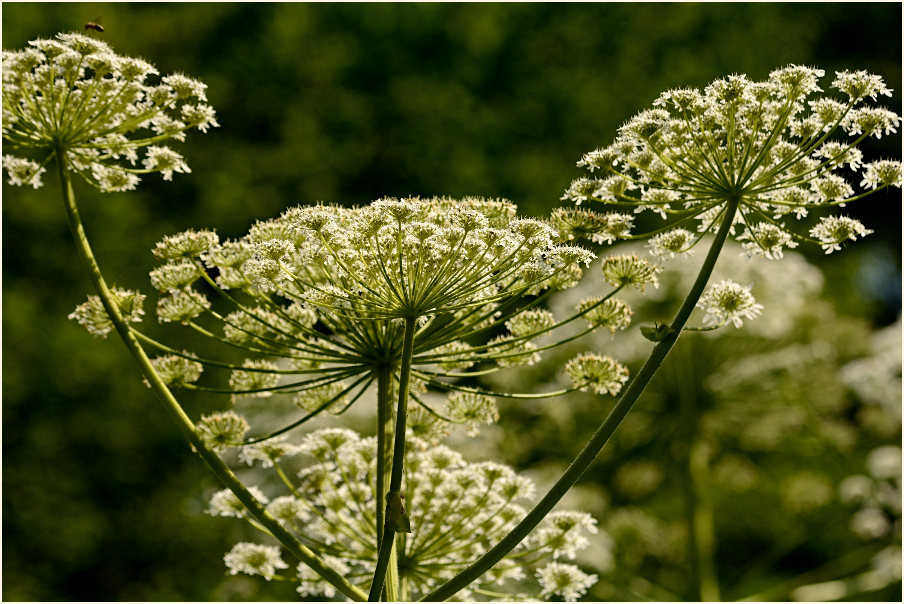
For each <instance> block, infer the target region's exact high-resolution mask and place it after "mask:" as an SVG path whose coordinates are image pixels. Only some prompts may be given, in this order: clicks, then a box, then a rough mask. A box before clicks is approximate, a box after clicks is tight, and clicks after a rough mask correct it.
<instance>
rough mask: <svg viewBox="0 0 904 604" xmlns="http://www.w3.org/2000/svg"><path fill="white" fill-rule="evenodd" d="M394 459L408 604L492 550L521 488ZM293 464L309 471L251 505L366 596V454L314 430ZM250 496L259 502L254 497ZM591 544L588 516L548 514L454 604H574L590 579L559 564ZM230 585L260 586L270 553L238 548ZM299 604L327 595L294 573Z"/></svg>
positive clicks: (428, 457)
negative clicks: (251, 578)
mask: <svg viewBox="0 0 904 604" xmlns="http://www.w3.org/2000/svg"><path fill="white" fill-rule="evenodd" d="M409 439H410V444H411V446H410V447H409V448H408V451H407V452H406V463H405V469H406V473H405V487H404V494H405V507H406V509H407V511H408V515H409V518H410V523H411V532H410V533H407V534H406V535H405V536H404V538H401V539H400V541H399V542H398V548H399V549H398V556H399V573H400V575H401V577H400V578H401V580H402V581H403V582H404V583H405V584H406V585H407V588H408V590H409V591H408V596H409V598H411V599H412V600H414V599H417V598H419V597H421V596H423V595H425V594H427V593H429V592H430V591H431V590H432V589H433V588H435V587H437V586H438V585H439V584H440V583H442V582H443V581H445V580H448V579H449V578H451V577H452V576H454V575H455V574H457V573H458V572H459V571H461V570H462V569H464V568H465V567H466V566H467V565H468V563H469V561H472V560H474V559H475V558H477V557H478V556H480V555H482V554H483V553H484V552H486V551H487V550H488V549H489V548H490V547H492V546H493V545H494V544H495V543H496V542H497V541H498V540H499V539H501V538H502V536H504V535H505V534H506V533H507V532H508V531H509V530H510V529H511V528H512V527H513V526H515V524H517V523H518V522H519V521H520V520H521V518H522V517H523V516H524V515H525V513H526V510H525V509H524V507H522V504H523V503H525V502H527V501H529V500H530V499H531V498H532V497H533V493H534V485H533V483H532V482H531V481H530V480H528V479H526V478H524V477H522V476H518V475H517V474H516V473H515V472H514V471H512V469H511V468H509V467H507V466H504V465H501V464H498V463H493V462H484V463H468V462H466V461H464V459H463V458H462V456H461V455H460V454H459V453H457V452H455V451H453V450H451V449H449V448H447V447H445V446H442V445H440V446H435V447H428V446H427V443H426V442H424V441H421V440H420V439H417V438H415V437H413V436H410V437H409ZM300 449H301V452H303V453H304V454H306V455H307V456H310V457H312V458H313V459H314V463H313V464H312V465H309V466H307V467H305V468H304V469H303V470H301V472H299V474H298V482H297V484H295V485H292V488H293V491H292V493H291V494H286V495H281V496H278V497H275V498H274V499H273V500H269V501H268V500H267V498H266V497H263V494H261V497H260V498H261V501H262V503H264V504H265V505H266V506H267V510H268V511H270V513H272V514H273V515H274V516H275V517H276V518H278V519H279V520H280V522H282V523H283V525H284V526H285V527H286V528H287V529H289V530H291V531H296V532H297V535H298V537H299V538H300V539H301V540H302V541H303V542H309V543H310V544H311V545H312V546H317V547H323V544H326V546H327V550H328V552H329V554H328V555H326V556H325V559H326V560H328V561H329V562H330V564H331V565H332V566H333V568H336V569H341V571H342V573H343V574H344V575H345V576H346V577H348V578H349V580H350V581H352V582H353V583H355V584H357V585H359V586H361V587H362V588H365V589H366V588H367V587H369V585H368V584H369V581H370V579H371V575H372V572H373V566H374V564H375V562H376V559H377V549H376V538H377V534H376V525H375V522H376V521H375V518H374V516H373V513H372V510H373V509H374V507H375V480H376V470H377V468H376V457H377V442H376V439H375V438H361V437H360V436H359V435H358V434H356V433H355V432H352V431H351V430H346V429H323V430H318V431H316V432H313V433H311V434H309V435H307V436H306V437H305V438H304V440H303V441H302V443H301V446H300ZM258 492H259V491H258ZM233 499H234V497H230V495H229V494H228V492H226V493H223V492H220V493H216V494H214V496H213V499H212V500H211V506H210V513H211V514H214V515H220V516H233V517H234V516H239V517H247V516H244V515H243V514H242V513H241V512H239V513H237V511H236V509H237V508H236V507H235V505H234V502H233V501H232V500H233ZM596 532H597V528H596V521H595V520H594V519H593V518H591V517H590V515H589V514H585V513H582V512H573V511H557V512H552V513H551V514H549V515H548V516H547V517H546V518H545V519H544V520H543V522H542V523H541V524H540V526H538V527H537V528H536V529H535V530H534V532H533V533H531V534H530V535H529V536H528V537H527V538H526V539H525V540H524V541H523V542H522V543H521V544H520V545H519V546H518V547H517V548H515V549H514V550H513V551H512V552H511V553H510V554H509V555H508V556H507V557H506V558H504V559H503V560H501V561H500V562H499V563H498V564H497V565H496V566H495V567H493V568H492V569H491V570H490V571H489V572H488V573H486V574H484V575H483V576H482V577H481V578H480V579H478V580H477V581H476V582H475V583H472V584H471V586H470V588H469V589H468V590H465V591H463V592H460V593H459V594H458V597H461V598H462V599H464V600H467V599H469V596H479V597H480V599H485V598H489V599H502V600H511V599H513V598H519V599H521V598H525V597H527V596H529V595H530V594H534V595H536V594H538V593H539V594H542V595H543V596H560V597H563V598H565V599H566V600H571V601H573V600H576V599H577V598H579V597H580V596H581V595H583V593H584V592H585V591H586V590H587V589H588V588H589V587H590V586H591V585H593V584H594V583H595V582H596V580H597V576H596V575H589V574H586V573H584V572H583V571H581V570H580V569H579V568H578V567H577V566H576V565H574V564H572V563H569V562H568V561H572V560H574V558H575V555H576V554H577V552H578V551H580V550H582V549H583V548H584V547H586V546H587V545H588V544H589V540H588V538H587V535H588V534H594V533H596ZM225 561H226V565H227V566H228V567H229V568H230V571H231V572H232V573H236V572H244V573H247V574H251V575H261V576H263V577H264V578H266V579H268V580H269V579H271V578H273V576H274V575H275V574H276V571H277V570H278V569H280V568H284V566H283V567H281V566H280V562H281V559H280V557H279V552H278V550H277V549H276V548H275V547H272V546H270V547H269V549H268V546H264V545H254V544H250V543H244V544H239V545H237V546H236V547H235V548H233V550H232V551H230V552H229V553H228V554H227V555H226V559H225ZM285 579H287V580H291V581H295V582H297V583H298V587H297V589H298V592H299V593H300V594H301V595H302V596H322V597H326V598H331V597H333V596H334V595H335V591H334V589H333V587H332V586H331V585H330V584H328V583H327V582H325V581H323V580H322V579H320V577H318V576H317V575H316V574H315V573H314V572H313V571H312V570H311V569H310V568H309V567H307V566H305V565H304V564H303V563H302V564H300V565H299V566H298V569H297V572H296V573H295V575H294V576H291V575H287V576H285Z"/></svg>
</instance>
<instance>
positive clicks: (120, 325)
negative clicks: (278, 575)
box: [56, 149, 366, 601]
mask: <svg viewBox="0 0 904 604" xmlns="http://www.w3.org/2000/svg"><path fill="white" fill-rule="evenodd" d="M56 156H57V167H58V169H59V176H60V184H61V186H62V190H63V191H62V192H63V203H64V205H65V206H66V213H67V216H68V218H69V227H70V229H71V230H72V235H73V237H74V239H75V244H76V247H77V248H78V252H79V255H80V256H81V258H82V261H83V262H84V263H85V267H86V268H87V269H88V275H89V277H90V278H91V282H92V283H93V285H94V288H95V290H96V291H97V293H98V295H99V296H100V300H101V302H102V303H103V306H104V308H105V309H106V311H107V314H108V315H109V316H110V320H111V321H112V322H113V326H114V327H115V328H116V331H117V332H118V333H119V336H120V337H121V338H122V341H123V343H124V344H125V345H126V348H127V349H128V351H129V353H130V354H131V355H132V357H133V358H134V359H135V362H136V363H137V364H138V368H139V369H140V370H141V374H142V375H143V376H144V378H145V379H146V380H147V381H148V384H150V386H151V390H153V391H154V394H156V395H157V398H158V399H159V400H160V402H161V403H162V404H163V407H164V409H165V410H166V412H167V413H168V414H169V416H170V417H171V418H172V419H173V421H175V422H176V426H177V427H178V428H179V431H180V432H182V434H183V436H185V437H186V438H187V439H188V440H189V442H190V443H191V445H192V447H194V450H195V451H196V452H197V453H198V455H200V456H201V459H203V460H204V462H205V463H206V464H207V465H208V466H209V467H210V469H211V470H213V473H214V474H216V476H217V478H219V479H220V481H221V482H222V483H223V485H225V486H226V487H227V488H228V489H229V490H230V491H232V492H233V493H235V496H236V497H238V499H239V501H241V502H242V503H243V504H244V505H245V507H246V508H248V511H249V512H250V513H251V515H252V516H254V518H255V519H256V520H257V521H258V522H260V523H261V524H262V525H263V526H265V527H266V528H267V530H268V531H270V534H272V535H273V536H274V537H276V539H278V540H279V541H280V542H281V543H282V544H283V546H284V547H285V548H286V549H287V550H289V552H291V553H292V555H294V556H295V557H296V558H298V559H299V560H301V561H302V562H304V563H305V564H307V565H308V566H310V567H311V568H312V569H314V571H316V572H317V573H318V574H319V575H320V576H321V577H323V578H324V580H326V581H327V582H329V583H330V584H331V585H333V586H334V587H335V588H336V589H338V590H339V591H341V592H342V593H343V594H345V595H347V596H348V597H349V598H352V599H353V600H355V601H364V600H365V599H366V597H365V595H364V592H363V591H361V590H360V589H358V588H357V587H355V586H354V585H352V584H351V583H349V582H348V581H347V580H346V579H345V577H343V576H342V575H340V574H339V573H337V572H336V571H335V570H333V569H331V568H329V567H328V566H326V565H325V564H324V563H323V562H322V561H321V560H320V558H318V557H317V555H316V554H315V553H314V552H313V551H311V550H310V549H309V548H307V547H306V546H305V545H304V544H302V543H300V542H299V541H298V539H296V538H295V537H294V536H293V535H292V534H291V533H290V532H289V531H287V530H286V529H285V528H283V527H282V525H280V524H279V522H278V521H277V520H276V518H274V517H273V516H272V515H270V514H269V513H268V512H267V511H266V510H265V509H264V507H263V506H262V505H261V503H260V502H259V501H258V500H257V499H256V498H255V497H254V495H252V494H251V492H250V491H249V490H248V489H247V488H246V487H245V485H244V484H242V482H241V481H240V480H239V479H238V477H236V475H235V474H233V472H232V470H230V469H229V466H227V465H226V464H225V463H224V462H223V460H221V459H220V458H219V456H217V454H216V453H214V452H213V451H211V450H210V449H209V448H208V447H207V445H205V444H204V442H203V441H202V440H201V439H200V438H199V437H198V435H197V434H196V433H195V427H194V424H193V423H192V421H191V419H189V417H188V415H186V413H185V411H184V410H183V409H182V406H181V405H180V404H179V402H178V401H177V400H176V398H175V397H174V396H173V394H172V393H171V392H170V391H169V388H167V386H166V384H164V383H163V381H162V380H161V379H160V376H158V375H157V372H156V371H155V370H154V367H153V365H151V361H150V359H148V357H147V355H146V354H145V352H144V350H143V349H142V348H141V345H140V344H139V343H138V340H137V339H136V338H135V335H134V334H132V332H131V331H130V330H129V327H128V325H126V324H125V322H124V321H123V319H122V315H121V314H120V312H119V308H118V307H117V305H116V302H115V300H114V299H113V295H112V293H111V292H110V289H109V288H108V287H107V284H106V282H105V281H104V278H103V275H102V274H101V272H100V267H99V266H98V264H97V260H96V259H95V258H94V253H93V252H92V251H91V246H90V244H89V242H88V237H87V235H86V234H85V229H84V227H83V226H82V221H81V218H80V217H79V213H78V208H77V206H76V203H75V192H74V190H73V188H72V179H71V178H70V175H69V171H68V169H67V168H66V164H65V162H66V160H65V150H63V149H58V150H57V153H56Z"/></svg>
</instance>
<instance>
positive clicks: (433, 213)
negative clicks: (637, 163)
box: [151, 198, 655, 434]
mask: <svg viewBox="0 0 904 604" xmlns="http://www.w3.org/2000/svg"><path fill="white" fill-rule="evenodd" d="M556 236H557V233H556V231H555V229H553V228H552V227H551V226H550V225H549V224H547V223H546V222H544V221H541V220H535V219H530V218H518V217H517V215H516V207H515V205H514V204H512V203H510V202H508V201H505V200H497V199H480V198H466V199H463V200H454V199H448V198H432V199H419V198H409V199H401V200H399V199H381V200H379V201H377V202H374V203H372V204H370V205H368V206H364V207H357V208H342V207H333V206H309V207H297V208H292V209H289V210H287V211H286V212H285V213H284V214H283V215H282V216H280V217H279V218H276V219H274V220H269V221H266V222H258V223H257V224H255V225H254V226H253V227H252V228H251V230H250V231H249V232H248V234H247V235H245V236H244V237H242V238H240V239H238V240H230V241H222V242H221V241H220V240H219V238H218V237H217V235H216V233H214V232H212V231H193V230H192V231H186V232H184V233H180V234H177V235H174V236H169V237H166V238H164V240H163V241H161V242H160V243H159V244H158V245H157V247H156V248H155V249H154V255H155V256H157V258H159V259H161V260H162V261H163V264H161V265H160V266H159V267H157V268H155V269H154V270H153V271H151V282H152V284H153V285H154V286H155V287H156V288H157V289H158V290H159V291H160V292H161V297H160V299H159V302H158V304H157V317H158V319H159V320H160V321H161V322H172V323H182V324H186V325H189V326H191V327H193V328H194V329H195V330H197V331H199V332H200V333H202V334H205V335H207V336H209V337H211V338H214V339H217V340H220V341H221V342H223V343H226V344H228V345H230V346H231V347H238V348H241V349H244V350H245V351H247V352H248V353H249V357H250V358H248V359H247V360H246V361H245V362H244V363H243V364H242V365H239V366H232V367H230V366H228V365H226V366H227V367H230V368H231V369H232V373H231V377H230V379H229V391H230V393H231V394H232V395H233V397H234V400H237V399H240V398H244V397H258V398H260V397H268V396H271V395H272V394H274V393H285V394H291V395H293V396H294V398H293V402H294V403H295V404H296V405H297V407H298V408H299V409H300V410H301V411H303V412H304V414H305V415H304V416H303V417H302V419H301V420H299V421H306V420H305V419H304V418H310V417H313V416H314V415H316V414H318V413H320V412H322V411H324V410H330V411H331V412H335V413H339V412H341V411H342V410H343V409H345V408H346V407H347V406H348V405H351V404H352V403H354V402H355V400H357V399H358V397H359V396H360V394H361V393H362V392H363V391H364V390H365V389H366V388H367V387H368V386H369V385H370V384H372V383H373V382H374V380H375V377H376V376H378V374H380V372H381V370H386V369H388V368H389V369H391V370H392V371H394V372H395V374H396V375H398V368H399V359H400V358H401V356H402V347H403V333H404V326H405V322H406V321H412V322H416V325H417V327H416V330H415V333H414V343H413V358H412V377H413V381H412V382H411V384H410V388H409V391H410V393H411V396H412V398H413V400H414V403H415V404H416V405H419V406H421V407H425V408H426V403H424V401H423V400H422V394H423V393H424V391H425V390H426V388H427V387H428V386H430V387H434V388H437V389H441V390H444V391H449V390H452V391H456V390H457V392H453V393H452V395H451V396H450V397H449V398H448V400H447V402H446V407H445V409H444V410H442V411H440V410H438V409H430V410H429V412H430V413H432V414H434V415H436V416H437V417H439V418H441V419H442V420H443V421H445V422H449V423H453V424H463V425H466V426H467V428H468V430H469V432H470V433H472V434H473V433H474V432H476V430H477V427H478V426H479V425H481V424H485V423H489V422H492V421H495V419H496V417H497V415H498V413H497V410H496V405H495V400H494V399H493V398H491V397H489V396H487V395H486V393H483V392H481V391H479V390H478V389H474V388H463V387H461V388H460V387H458V386H456V385H455V384H454V383H452V381H450V378H451V380H457V379H458V378H463V377H468V376H477V375H484V374H486V373H488V372H492V371H497V370H498V369H500V368H503V367H508V366H511V365H519V364H531V363H534V362H536V360H537V359H538V358H539V355H540V353H541V352H542V351H543V350H545V349H548V348H550V347H553V346H556V345H558V342H559V340H556V339H555V336H552V335H550V333H551V332H552V331H553V330H555V329H556V328H557V327H559V326H560V325H562V323H564V322H567V321H571V320H573V319H576V318H578V317H581V316H584V317H586V318H587V319H588V320H589V322H590V324H589V326H588V327H587V328H586V329H585V330H584V332H585V333H586V332H589V331H592V330H593V329H596V328H598V327H600V326H605V327H608V328H610V329H612V330H615V329H623V328H624V327H626V326H627V325H628V323H629V322H630V309H629V308H627V306H626V305H624V304H623V303H618V302H617V301H616V300H614V299H611V293H610V294H609V295H603V296H599V297H595V298H593V299H588V300H587V301H585V303H583V304H582V305H581V306H580V307H579V308H578V309H577V310H576V312H575V314H574V315H573V316H572V317H570V318H568V319H565V320H563V321H557V320H556V318H555V317H554V316H553V315H552V314H551V313H550V312H549V311H546V310H543V309H542V308H540V307H539V306H540V304H541V303H542V302H543V301H544V300H545V299H546V297H547V296H548V295H550V293H551V292H553V291H555V290H561V289H565V288H569V287H572V286H574V285H576V284H577V282H578V280H579V278H580V277H581V274H582V271H583V269H584V266H585V265H586V264H588V263H589V262H590V260H591V259H592V258H593V254H592V253H591V252H589V251H587V250H585V249H583V248H581V247H578V246H575V245H572V244H568V243H555V242H554V239H555V238H556ZM622 264H624V265H625V267H627V268H625V269H624V270H622V271H621V273H628V274H629V275H628V277H625V278H623V279H619V280H617V281H613V287H616V288H617V287H624V286H626V285H635V286H638V287H642V286H643V284H644V283H650V282H653V283H655V269H654V268H653V267H652V265H650V264H649V263H648V262H646V261H640V260H635V261H631V262H627V261H626V262H624V263H622ZM632 267H633V268H632ZM629 269H630V270H629ZM621 273H619V274H621ZM196 284H197V286H196ZM202 288H206V289H207V290H208V291H209V290H213V291H215V292H216V293H217V294H218V295H219V297H220V298H221V300H217V301H215V302H217V303H216V304H215V303H214V302H213V301H211V300H209V299H208V298H207V296H206V295H205V294H204V293H202ZM220 302H224V303H225V304H227V305H228V310H226V311H225V312H221V311H220V304H219V303H220ZM579 335H580V334H579ZM573 337H577V336H573ZM541 338H547V340H545V341H541V340H540V339H541ZM550 340H551V341H550ZM535 341H536V342H540V344H535V343H534V342H535ZM546 342H549V343H546ZM167 352H170V353H171V354H176V355H178V354H179V353H178V352H176V351H172V350H167ZM191 360H192V361H195V360H197V361H201V362H203V360H202V359H195V358H194V357H192V358H191ZM211 365H212V366H215V365H217V364H216V363H211ZM616 365H617V364H616ZM223 366H224V364H222V363H220V364H219V367H223ZM621 369H622V368H620V366H618V367H614V368H613V371H615V372H616V374H617V375H621V373H619V372H620V371H621ZM173 375H176V376H177V375H178V374H177V373H174V374H173ZM589 379H590V378H589V377H588V380H589ZM597 381H599V380H597ZM170 383H173V384H175V385H178V386H183V387H195V386H192V385H190V384H188V380H185V379H173V380H172V381H171V382H170ZM621 383H622V382H621V381H619V380H616V381H614V382H612V383H611V384H609V386H608V387H606V388H605V390H606V391H607V392H611V393H613V394H614V393H615V392H617V391H618V389H620V388H621ZM585 386H586V380H585V381H580V380H577V381H576V382H575V388H582V387H585ZM601 388H603V386H594V389H595V390H597V391H599V392H602V390H601ZM293 425H294V424H293Z"/></svg>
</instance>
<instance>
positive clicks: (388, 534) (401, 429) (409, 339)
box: [368, 317, 417, 602]
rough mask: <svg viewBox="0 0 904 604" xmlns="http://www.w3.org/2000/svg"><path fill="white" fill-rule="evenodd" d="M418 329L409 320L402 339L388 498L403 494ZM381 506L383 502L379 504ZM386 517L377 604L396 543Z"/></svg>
mask: <svg viewBox="0 0 904 604" xmlns="http://www.w3.org/2000/svg"><path fill="white" fill-rule="evenodd" d="M416 327H417V318H415V317H406V319H405V334H404V336H403V339H402V358H401V361H400V362H399V406H398V408H397V409H396V423H395V442H394V443H393V449H392V471H391V474H390V477H389V489H388V490H387V493H388V494H393V493H401V490H402V470H403V466H404V463H405V424H406V419H407V417H408V382H409V380H410V378H411V359H412V357H413V356H414V355H413V353H414V330H415V328H416ZM377 504H378V505H382V502H378V503H377ZM386 505H387V508H386V515H385V516H386V517H385V520H384V522H383V539H382V540H381V542H380V553H379V555H378V557H377V567H376V569H375V570H374V580H373V583H371V586H370V594H369V595H368V600H369V601H371V602H376V601H378V600H379V598H380V592H381V591H382V590H383V582H384V580H385V579H386V570H387V567H388V566H389V561H390V560H389V558H390V554H391V553H392V551H393V543H394V542H395V529H396V527H395V526H394V525H393V524H392V522H391V521H392V518H391V517H390V515H389V504H388V502H387V504H386Z"/></svg>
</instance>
